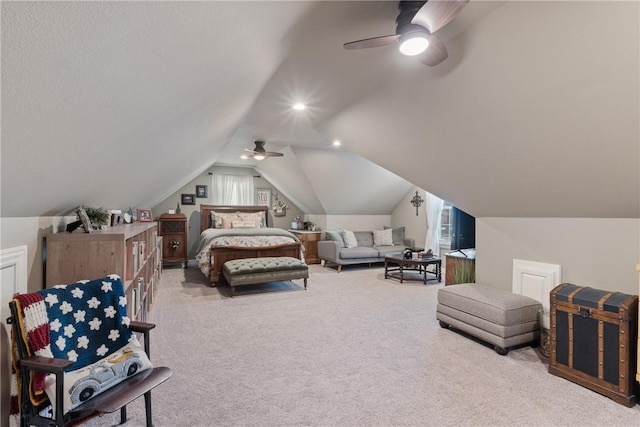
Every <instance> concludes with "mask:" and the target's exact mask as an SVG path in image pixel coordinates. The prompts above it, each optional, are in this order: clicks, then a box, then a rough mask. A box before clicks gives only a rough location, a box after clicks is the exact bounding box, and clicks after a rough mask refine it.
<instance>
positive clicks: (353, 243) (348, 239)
mask: <svg viewBox="0 0 640 427" xmlns="http://www.w3.org/2000/svg"><path fill="white" fill-rule="evenodd" d="M340 234H341V235H342V240H344V245H345V246H346V247H347V248H355V247H357V246H358V241H357V240H356V236H355V234H354V233H353V231H350V230H342V231H341V232H340Z"/></svg>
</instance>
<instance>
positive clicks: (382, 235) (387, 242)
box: [373, 230, 393, 246]
mask: <svg viewBox="0 0 640 427" xmlns="http://www.w3.org/2000/svg"><path fill="white" fill-rule="evenodd" d="M373 245H374V246H393V230H373Z"/></svg>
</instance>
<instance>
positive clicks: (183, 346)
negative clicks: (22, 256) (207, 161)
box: [88, 265, 640, 427]
mask: <svg viewBox="0 0 640 427" xmlns="http://www.w3.org/2000/svg"><path fill="white" fill-rule="evenodd" d="M310 271H311V277H310V279H309V289H308V290H307V291H305V290H304V289H303V287H302V283H301V282H299V281H294V282H284V283H276V284H270V285H264V286H255V287H252V288H248V287H245V288H239V289H238V295H237V296H236V297H234V298H233V299H232V298H229V297H228V296H227V295H228V294H229V290H228V288H220V289H217V288H209V287H207V286H206V280H205V278H204V276H202V275H201V273H200V272H199V271H197V269H195V268H189V269H187V270H181V269H165V272H164V276H163V280H162V286H161V290H160V293H159V295H158V297H157V300H156V304H155V306H154V308H153V310H152V312H151V319H150V320H152V321H154V322H156V324H157V328H156V329H155V330H154V331H153V335H152V337H153V338H152V361H153V362H154V363H155V364H156V365H166V366H171V367H172V368H173V369H174V376H173V378H171V379H170V380H169V382H167V383H165V384H163V385H161V386H159V387H158V388H157V389H156V390H155V391H154V394H153V409H154V422H155V426H156V427H164V426H235V425H238V426H305V425H309V426H425V425H427V426H428V425H433V426H441V425H451V426H454V425H455V426H460V425H470V426H471V425H473V426H475V425H477V426H496V425H497V426H525V425H531V426H551V425H566V426H569V425H571V426H587V425H592V426H604V425H610V426H632V425H633V426H638V425H640V409H639V408H640V407H639V406H636V407H634V408H626V407H624V406H621V405H619V404H617V403H615V402H613V401H611V400H610V399H608V398H606V397H603V396H600V395H599V394H596V393H594V392H592V391H590V390H588V389H585V388H583V387H581V386H578V385H576V384H573V383H571V382H569V381H566V380H564V379H561V378H557V377H554V376H552V375H550V374H548V373H547V371H546V369H547V366H546V364H545V361H544V359H543V358H541V356H539V353H538V351H536V350H535V349H533V348H531V347H523V348H520V349H516V350H512V351H511V352H510V353H509V354H508V355H507V356H499V355H498V354H496V353H495V352H494V351H493V349H492V348H491V347H488V346H485V345H482V344H481V343H478V342H476V341H474V340H472V339H469V338H467V337H464V336H462V335H460V334H458V333H455V332H452V331H450V330H445V329H442V328H440V327H439V326H438V322H437V321H436V320H435V306H436V293H437V290H438V288H440V287H441V286H442V285H441V284H438V283H437V282H430V283H429V284H428V285H426V286H425V285H423V284H422V283H421V282H408V283H407V282H405V283H404V284H400V283H399V282H398V281H396V280H385V279H384V278H383V274H384V271H383V269H382V268H379V267H377V268H367V267H356V268H353V267H352V268H345V269H344V270H343V272H342V273H340V274H337V273H336V272H335V270H333V269H327V268H323V267H321V266H319V265H313V266H310ZM129 414H130V421H129V422H128V423H127V425H129V426H139V425H143V424H144V412H143V400H142V399H139V400H138V401H136V402H134V403H133V404H132V405H130V406H129ZM116 419H117V417H116V416H112V415H109V416H105V417H102V418H99V419H96V420H94V421H92V422H91V423H89V424H88V425H91V426H93V425H109V424H115V423H116Z"/></svg>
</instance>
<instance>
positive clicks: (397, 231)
mask: <svg viewBox="0 0 640 427" xmlns="http://www.w3.org/2000/svg"><path fill="white" fill-rule="evenodd" d="M384 229H385V230H391V231H392V234H393V244H394V245H400V246H402V245H404V227H397V228H391V227H387V226H385V227H384Z"/></svg>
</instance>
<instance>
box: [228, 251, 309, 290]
mask: <svg viewBox="0 0 640 427" xmlns="http://www.w3.org/2000/svg"><path fill="white" fill-rule="evenodd" d="M222 274H223V276H224V278H225V279H226V280H227V282H228V283H229V286H231V296H232V297H233V295H234V293H235V287H236V286H243V285H255V284H257V283H268V282H278V281H281V280H293V279H304V288H305V289H307V279H308V278H309V267H308V266H307V264H305V263H304V262H303V261H301V260H299V259H297V258H292V257H266V258H243V259H234V260H231V261H227V262H225V263H224V266H223V267H222Z"/></svg>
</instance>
